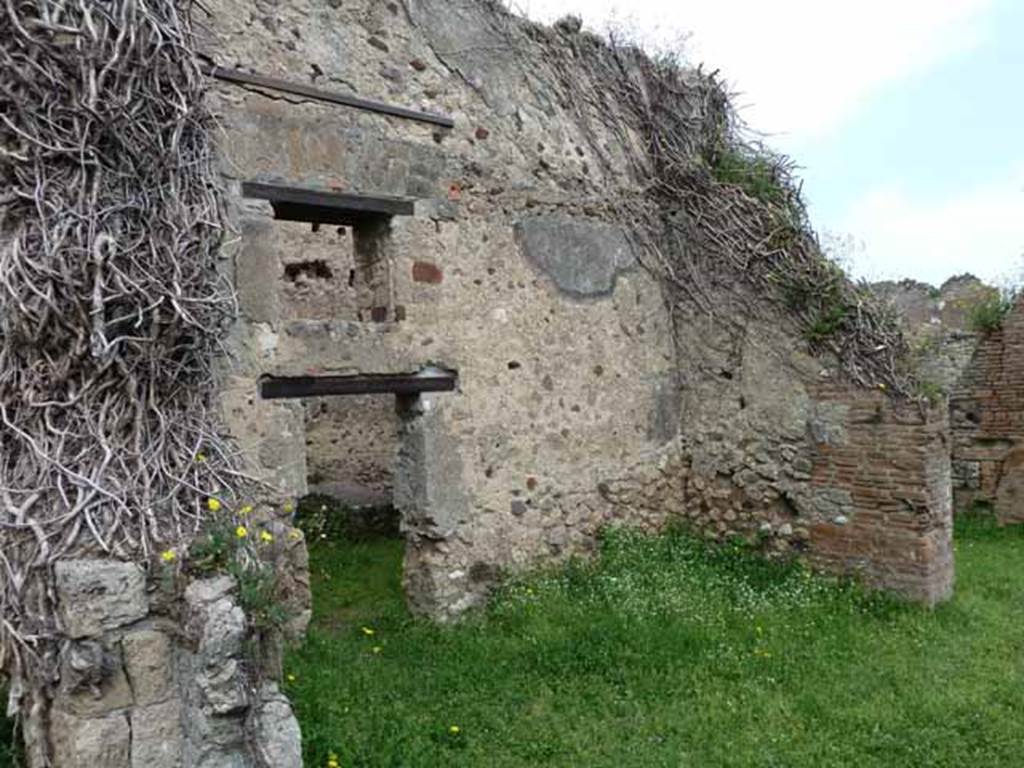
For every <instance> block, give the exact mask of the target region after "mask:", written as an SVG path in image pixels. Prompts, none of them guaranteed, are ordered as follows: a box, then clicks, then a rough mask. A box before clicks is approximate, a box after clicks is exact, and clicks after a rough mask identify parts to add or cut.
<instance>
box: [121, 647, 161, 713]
mask: <svg viewBox="0 0 1024 768" xmlns="http://www.w3.org/2000/svg"><path fill="white" fill-rule="evenodd" d="M121 648H122V652H123V654H124V663H125V667H126V668H127V670H128V679H129V681H130V682H131V686H132V692H133V693H134V694H135V703H136V704H137V705H146V704H154V703H156V702H158V701H163V700H164V699H166V698H167V697H168V696H169V695H170V694H171V692H172V682H173V676H172V672H171V663H172V662H171V641H170V638H168V637H167V635H165V634H163V633H162V632H155V631H153V630H144V631H142V632H132V633H130V634H128V635H125V637H124V639H123V640H122V641H121Z"/></svg>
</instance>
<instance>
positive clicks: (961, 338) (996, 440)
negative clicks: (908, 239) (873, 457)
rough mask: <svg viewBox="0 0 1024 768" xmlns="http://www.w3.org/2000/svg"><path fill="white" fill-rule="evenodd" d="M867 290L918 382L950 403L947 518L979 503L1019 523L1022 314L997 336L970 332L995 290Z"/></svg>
mask: <svg viewBox="0 0 1024 768" xmlns="http://www.w3.org/2000/svg"><path fill="white" fill-rule="evenodd" d="M875 288H876V289H877V290H879V291H880V292H881V293H882V294H884V295H886V296H888V297H889V298H890V299H891V300H892V302H893V304H894V305H895V306H896V307H897V309H898V310H899V311H900V313H901V317H902V318H903V323H904V327H905V329H906V331H907V333H908V335H909V336H910V338H911V340H912V344H913V346H914V349H915V351H916V357H917V365H918V370H919V373H920V377H921V379H922V380H923V381H924V382H926V384H927V385H928V386H930V387H935V388H937V389H938V390H941V392H943V393H947V394H949V396H950V400H949V404H950V423H951V428H952V433H953V434H952V441H951V446H950V453H951V460H952V483H953V496H954V510H955V511H957V512H964V511H967V510H969V509H970V508H971V507H972V506H973V505H974V504H975V503H983V504H987V505H990V506H992V507H993V508H994V509H995V510H996V512H997V514H998V515H999V517H1000V519H1001V520H1003V521H1007V522H1009V521H1021V520H1024V496H1022V493H1024V492H1022V490H1021V486H1022V484H1024V479H1022V478H1021V472H1024V469H1021V466H1022V464H1024V459H1022V458H1021V456H1020V455H1019V454H1020V452H1021V446H1022V444H1024V426H1022V425H1024V398H1022V395H1021V386H1022V371H1024V343H1022V341H1021V338H1020V337H1021V330H1020V328H1021V324H1022V320H1021V315H1022V314H1024V312H1022V310H1021V308H1020V307H1019V306H1018V307H1017V309H1016V310H1015V311H1013V312H1011V314H1010V316H1009V317H1008V318H1007V320H1006V322H1005V325H1004V328H1003V329H1002V330H997V331H995V332H991V333H983V332H976V331H974V330H972V329H971V328H970V314H971V309H972V308H973V307H974V306H976V305H977V304H978V302H980V301H983V300H986V299H988V300H991V299H992V298H993V296H995V295H996V294H997V289H995V288H992V287H990V286H986V285H985V284H983V283H982V282H981V281H980V280H978V279H977V278H974V277H972V276H970V275H961V276H960V277H954V278H951V279H949V280H947V281H946V282H945V283H943V285H942V286H941V287H939V288H932V287H931V286H928V285H924V284H923V283H917V282H914V281H910V280H904V281H902V282H899V283H879V284H876V285H875Z"/></svg>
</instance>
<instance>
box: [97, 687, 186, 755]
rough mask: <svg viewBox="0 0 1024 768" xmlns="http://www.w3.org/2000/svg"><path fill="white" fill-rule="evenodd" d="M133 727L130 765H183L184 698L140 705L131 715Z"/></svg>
mask: <svg viewBox="0 0 1024 768" xmlns="http://www.w3.org/2000/svg"><path fill="white" fill-rule="evenodd" d="M131 728H132V746H131V750H132V751H131V758H132V760H131V768H181V766H182V726H181V702H180V701H178V699H170V700H168V701H165V702H164V703H162V704H152V705H150V706H146V707H137V708H136V709H135V710H134V711H133V712H132V715H131ZM97 768H98V767H97Z"/></svg>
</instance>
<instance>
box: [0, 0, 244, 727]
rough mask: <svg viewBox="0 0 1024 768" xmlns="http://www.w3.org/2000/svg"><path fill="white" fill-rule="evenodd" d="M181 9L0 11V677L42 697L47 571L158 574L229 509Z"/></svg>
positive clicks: (193, 89) (198, 147) (214, 201)
mask: <svg viewBox="0 0 1024 768" xmlns="http://www.w3.org/2000/svg"><path fill="white" fill-rule="evenodd" d="M190 6H191V3H190V2H188V1H187V0H182V1H181V2H155V3H153V2H146V1H145V0H110V1H109V2H103V3H97V2H66V1H65V0H32V1H31V2H27V1H25V0H12V2H8V3H6V4H5V5H4V6H3V7H2V8H0V456H2V460H0V616H2V620H0V669H2V670H3V671H4V672H6V673H7V674H8V675H10V677H11V679H12V686H11V696H12V705H13V707H12V708H14V709H16V708H17V707H18V705H19V700H20V705H21V706H22V707H24V706H27V705H28V704H30V703H31V701H32V700H33V697H34V699H35V701H36V703H37V705H38V701H39V700H40V699H39V697H40V695H42V694H43V693H45V690H46V688H47V686H50V685H52V684H53V681H54V680H55V674H54V673H55V669H56V664H57V660H56V649H55V647H54V642H53V641H54V638H55V637H56V636H57V634H58V630H59V627H58V626H57V619H56V606H55V605H54V600H55V598H54V594H53V588H52V577H51V574H52V566H53V564H54V562H55V561H57V560H59V559H61V558H68V557H72V556H83V555H86V556H95V557H109V558H118V559H125V560H135V561H140V562H145V561H152V560H153V559H154V554H155V553H158V552H159V551H161V550H162V549H164V548H166V547H168V546H172V545H176V544H178V543H180V542H182V541H185V540H187V539H189V537H191V536H192V535H194V533H195V532H196V531H197V530H198V528H199V526H200V523H201V521H202V519H203V516H204V514H205V512H206V511H207V505H208V499H210V498H223V499H226V500H227V499H233V498H234V496H235V494H234V490H233V489H235V488H236V486H238V485H239V483H240V475H239V474H238V472H237V471H236V467H237V466H239V465H240V464H239V462H238V460H237V456H236V455H234V454H233V452H232V449H231V448H230V446H228V445H227V444H226V443H224V442H223V441H222V440H221V438H220V437H219V436H218V434H217V431H216V425H217V423H218V418H217V415H216V408H215V404H214V402H213V395H214V393H215V386H214V371H213V365H214V362H213V361H214V359H215V357H216V355H217V353H218V344H219V342H218V339H219V338H221V337H222V336H223V335H224V332H225V329H226V326H227V325H228V324H229V323H230V322H231V321H232V319H233V317H234V315H235V301H234V296H233V293H232V291H231V288H230V286H229V285H228V283H227V281H226V279H225V278H224V276H223V275H221V273H220V271H219V267H218V250H219V247H220V245H221V240H222V235H223V232H224V225H223V211H222V194H221V189H220V181H219V176H218V173H217V171H216V169H215V166H214V159H213V147H212V142H211V137H210V129H211V117H210V115H209V113H208V112H207V111H206V108H205V107H204V105H203V96H204V92H205V89H206V84H205V82H204V79H203V76H202V74H201V72H200V69H199V66H198V63H197V61H196V59H195V55H194V53H193V44H192V43H193V41H192V28H191V21H190V18H189V10H190Z"/></svg>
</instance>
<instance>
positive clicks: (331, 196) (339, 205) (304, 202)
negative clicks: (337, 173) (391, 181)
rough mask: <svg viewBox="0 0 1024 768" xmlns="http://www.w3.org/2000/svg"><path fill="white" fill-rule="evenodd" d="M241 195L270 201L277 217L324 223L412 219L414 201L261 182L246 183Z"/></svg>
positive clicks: (244, 182)
mask: <svg viewBox="0 0 1024 768" xmlns="http://www.w3.org/2000/svg"><path fill="white" fill-rule="evenodd" d="M242 196H243V197H252V198H256V199H257V200H269V201H270V205H271V206H272V207H273V208H274V218H277V219H282V220H284V221H311V222H318V223H321V224H352V223H356V222H359V221H361V220H365V219H372V218H380V217H382V216H411V215H412V214H413V212H414V210H415V205H414V203H413V201H412V200H409V199H407V198H403V197H386V196H383V195H351V194H347V193H343V192H328V191H326V190H319V189H307V188H304V187H290V186H286V185H284V184H273V183H270V182H262V181H243V182H242Z"/></svg>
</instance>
